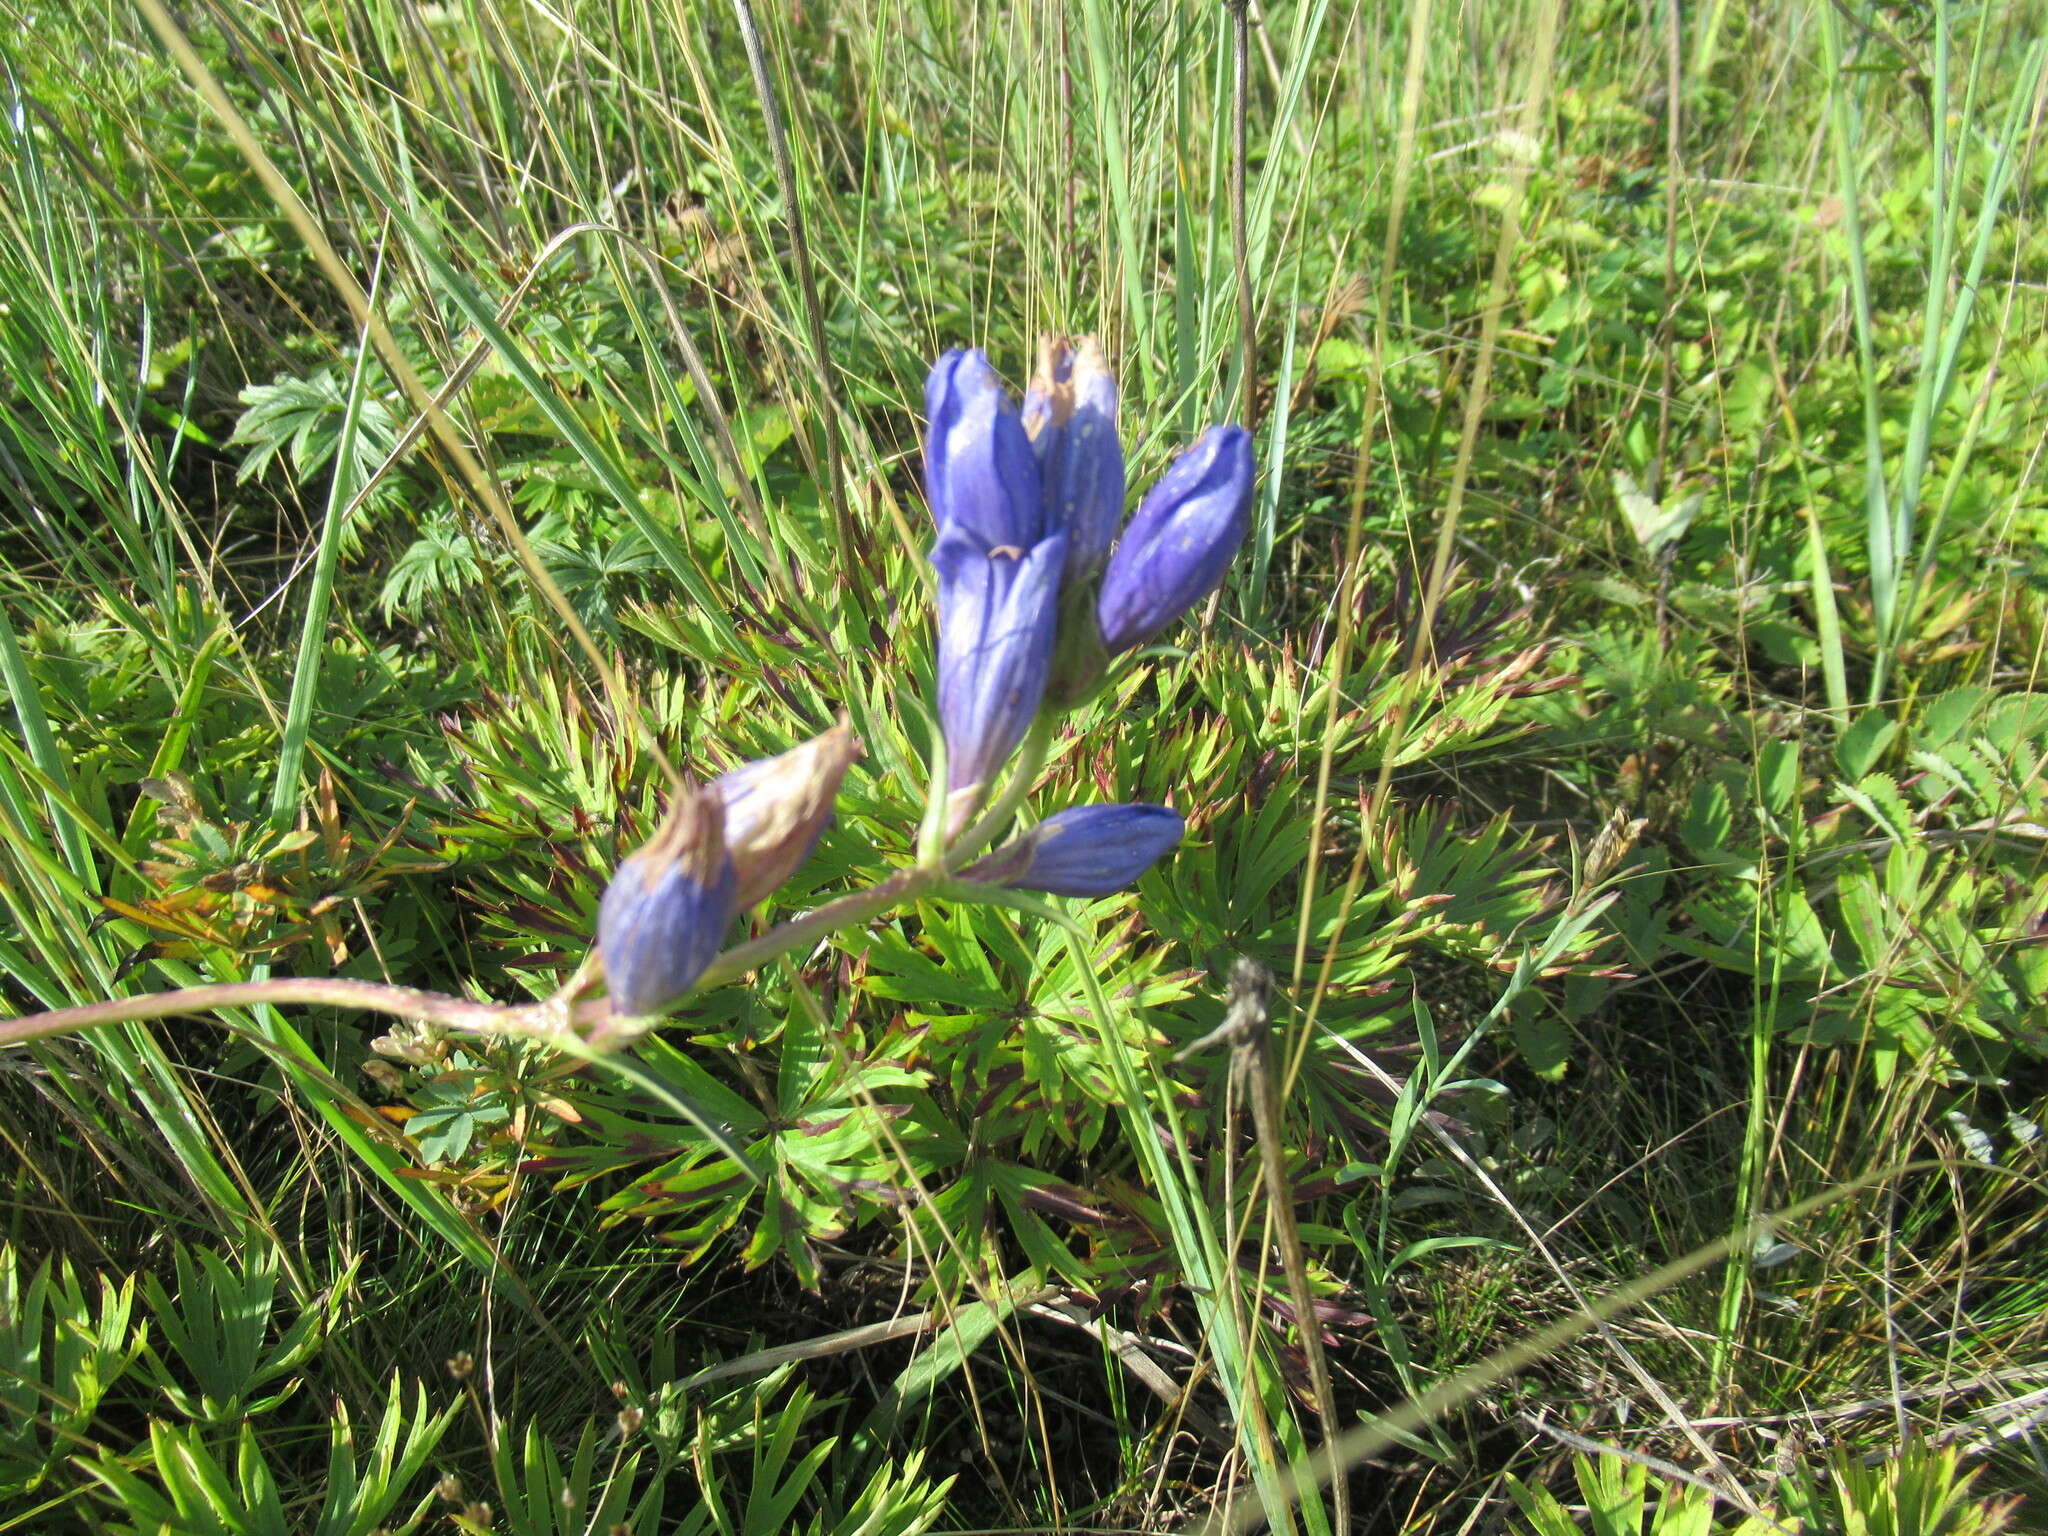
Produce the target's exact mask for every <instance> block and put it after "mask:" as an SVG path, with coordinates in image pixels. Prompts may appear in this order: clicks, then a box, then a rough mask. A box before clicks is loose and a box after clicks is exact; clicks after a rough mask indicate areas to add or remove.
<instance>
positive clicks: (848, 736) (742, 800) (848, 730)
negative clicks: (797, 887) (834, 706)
mask: <svg viewBox="0 0 2048 1536" xmlns="http://www.w3.org/2000/svg"><path fill="white" fill-rule="evenodd" d="M859 756H860V740H859V738H857V737H856V736H855V735H854V734H853V729H852V727H850V726H848V725H846V724H844V723H841V724H839V725H836V726H834V727H833V728H832V729H831V730H829V731H827V732H825V734H824V735H822V736H813V737H812V738H811V739H810V740H809V741H807V742H804V743H803V744H802V745H801V746H796V747H792V748H790V750H789V751H787V752H784V753H783V754H781V756H779V757H764V758H761V759H760V760H759V761H757V762H751V763H746V764H743V765H741V766H740V767H738V768H735V769H733V771H732V772H731V773H728V774H725V775H724V776H722V777H720V778H718V779H715V780H713V781H712V785H711V788H712V789H713V790H714V791H715V792H716V793H717V795H718V798H719V800H720V802H721V803H722V804H723V805H724V807H725V851H726V854H727V856H728V857H730V858H731V859H732V867H733V872H734V874H735V876H736V878H737V882H738V890H737V896H736V904H737V905H738V906H740V907H743V908H744V907H751V906H753V905H754V903H756V902H758V901H762V900H765V899H766V898H767V897H769V896H772V895H774V894H775V893H776V892H777V891H779V890H781V889H782V887H783V885H784V883H785V882H787V881H788V879H789V877H790V876H791V875H793V874H795V873H796V872H797V870H798V868H800V867H801V866H802V864H803V862H804V860H805V859H808V858H809V857H810V856H811V850H812V849H814V848H816V847H817V846H818V839H819V838H820V837H822V836H823V835H824V832H825V826H826V824H827V823H828V822H830V821H831V820H832V801H833V797H834V796H836V795H837V794H838V793H839V781H840V780H841V779H843V778H845V777H846V768H847V765H848V764H849V763H851V762H852V761H853V760H854V759H855V758H856V757H859Z"/></svg>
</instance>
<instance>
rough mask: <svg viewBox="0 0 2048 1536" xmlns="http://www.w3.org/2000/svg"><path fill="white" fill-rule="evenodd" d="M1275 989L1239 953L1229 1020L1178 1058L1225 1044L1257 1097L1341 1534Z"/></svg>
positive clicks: (1333, 1437) (1263, 1149)
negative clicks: (1275, 1058) (1275, 1033)
mask: <svg viewBox="0 0 2048 1536" xmlns="http://www.w3.org/2000/svg"><path fill="white" fill-rule="evenodd" d="M1272 987H1273V973H1272V972H1271V971H1269V970H1267V969H1266V968H1265V967H1264V966H1263V965H1260V964H1259V963H1258V961H1256V960H1253V959H1251V958H1250V957H1249V956H1246V955H1239V956H1238V957H1237V961H1236V963H1235V964H1233V965H1232V966H1231V968H1230V995H1229V1002H1228V1005H1227V1007H1226V1008H1225V1011H1224V1015H1223V1022H1222V1023H1221V1024H1219V1025H1218V1026H1217V1027H1216V1028H1215V1029H1213V1030H1211V1031H1210V1032H1209V1033H1208V1034H1207V1035H1205V1036H1203V1037H1202V1039H1200V1040H1197V1041H1196V1042H1195V1043H1194V1044H1193V1045H1190V1046H1188V1047H1186V1048H1185V1049H1183V1050H1182V1051H1181V1052H1179V1053H1178V1055H1177V1056H1176V1058H1175V1059H1176V1060H1179V1059H1181V1058H1184V1057H1186V1056H1188V1055H1191V1054H1192V1053H1193V1052H1195V1051H1196V1050H1199V1049H1200V1048H1201V1047H1202V1046H1204V1045H1207V1044H1209V1043H1210V1042H1211V1041H1227V1042H1228V1043H1229V1045H1230V1075H1231V1079H1232V1081H1233V1083H1236V1084H1241V1085H1242V1086H1243V1088H1244V1092H1245V1096H1246V1097H1247V1098H1248V1099H1250V1100H1251V1106H1252V1129H1253V1134H1254V1137H1255V1139H1256V1141H1257V1143H1258V1151H1259V1171H1260V1173H1261V1175H1262V1176H1263V1178H1264V1181H1265V1186H1266V1215H1267V1218H1268V1219H1269V1220H1270V1221H1271V1222H1272V1223H1273V1230H1274V1235H1275V1238H1276V1240H1277V1242H1278V1244H1279V1248H1280V1259H1281V1265H1282V1268H1284V1269H1285V1271H1286V1274H1287V1293H1288V1297H1289V1299H1290V1301H1291V1302H1292V1304H1293V1307H1294V1312H1295V1318H1294V1321H1295V1326H1296V1328H1298V1329H1299V1330H1300V1332H1301V1347H1302V1353H1303V1354H1305V1355H1306V1356H1307V1357H1308V1370H1309V1379H1310V1381H1311V1383H1312V1384H1313V1386H1314V1388H1315V1394H1316V1411H1317V1412H1318V1413H1319V1414H1320V1415H1321V1416H1322V1420H1323V1444H1324V1447H1325V1448H1326V1449H1327V1450H1328V1452H1329V1454H1330V1458H1331V1460H1330V1504H1331V1528H1332V1529H1333V1530H1335V1531H1338V1532H1340V1533H1341V1532H1345V1531H1348V1530H1350V1529H1351V1495H1350V1489H1349V1487H1348V1485H1347V1483H1346V1480H1345V1477H1344V1469H1343V1466H1342V1465H1341V1464H1340V1463H1339V1462H1338V1461H1337V1460H1336V1442H1337V1395H1336V1390H1335V1388H1334V1387H1333V1386H1332V1384H1331V1380H1330V1362H1329V1359H1328V1357H1327V1356H1325V1355H1324V1353H1323V1333H1322V1325H1321V1324H1320V1323H1318V1322H1317V1321H1316V1307H1315V1293H1314V1291H1312V1290H1311V1289H1310V1288H1309V1283H1308V1255H1307V1253H1306V1251H1305V1250H1304V1249H1303V1247H1302V1243H1301V1230H1300V1228H1299V1227H1298V1226H1297V1224H1296V1223H1295V1219H1294V1190H1293V1188H1292V1186H1290V1185H1289V1183H1288V1181H1287V1166H1286V1157H1287V1152H1286V1142H1285V1140H1284V1139H1283V1137H1282V1133H1281V1122H1282V1114H1281V1108H1282V1106H1281V1099H1280V1084H1279V1082H1278V1080H1277V1079H1276V1078H1275V1076H1274V1073H1273V1063H1272V1059H1271V1053H1270V1050H1269V1046H1270V1044H1271V1040H1270V1035H1269V1030H1270V1027H1271V1024H1272V1015H1271V1013H1270V1011H1269V1010H1268V1007H1267V999H1268V998H1269V996H1270V995H1271V993H1272Z"/></svg>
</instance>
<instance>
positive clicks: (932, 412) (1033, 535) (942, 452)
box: [924, 347, 1045, 549]
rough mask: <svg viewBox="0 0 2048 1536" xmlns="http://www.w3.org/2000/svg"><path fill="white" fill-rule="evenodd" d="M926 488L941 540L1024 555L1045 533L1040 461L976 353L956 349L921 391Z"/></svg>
mask: <svg viewBox="0 0 2048 1536" xmlns="http://www.w3.org/2000/svg"><path fill="white" fill-rule="evenodd" d="M924 405H925V422H926V429H925V439H924V485H925V495H926V497H927V498H928V499H929V500H930V502H931V508H932V519H933V521H935V522H936V523H937V524H938V526H939V532H940V533H941V534H943V533H945V531H946V530H947V529H949V528H954V527H960V528H966V529H968V530H970V531H971V532H973V533H974V534H975V535H976V536H977V537H978V538H980V540H981V542H982V543H983V544H985V545H987V546H988V547H989V548H991V549H1002V548H1006V547H1007V548H1017V549H1026V548H1029V547H1030V546H1032V545H1034V544H1036V543H1037V542H1038V540H1039V538H1040V536H1041V534H1042V533H1043V532H1044V531H1045V529H1044V508H1043V501H1044V494H1043V491H1042V490H1041V488H1040V482H1039V477H1038V460H1037V458H1036V456H1035V455H1034V454H1033V453H1032V450H1031V440H1030V438H1028V437H1027V436H1025V433H1024V424H1023V422H1022V421H1020V420H1019V419H1018V416H1017V407H1016V406H1015V405H1014V404H1013V403H1012V402H1011V400H1010V397H1009V395H1008V394H1006V393H1005V392H1004V390H1003V385H1002V381H1001V380H1000V379H998V378H997V377H996V375H995V370H994V369H993V368H991V367H989V365H988V359H987V358H986V357H984V356H982V354H981V353H980V352H979V351H973V352H969V351H965V350H963V349H961V348H959V347H955V348H954V349H953V350H952V351H951V352H948V353H947V354H946V355H945V356H944V357H942V358H940V359H939V360H938V362H937V364H935V365H934V366H933V368H932V371H931V374H930V376H929V377H927V378H926V380H925V385H924Z"/></svg>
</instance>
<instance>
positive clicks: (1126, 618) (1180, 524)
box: [1095, 426, 1252, 653]
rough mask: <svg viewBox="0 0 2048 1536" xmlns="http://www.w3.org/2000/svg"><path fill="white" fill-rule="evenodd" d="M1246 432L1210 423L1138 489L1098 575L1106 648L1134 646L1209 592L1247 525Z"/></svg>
mask: <svg viewBox="0 0 2048 1536" xmlns="http://www.w3.org/2000/svg"><path fill="white" fill-rule="evenodd" d="M1251 504H1252V437H1251V434H1250V433H1249V432H1247V431H1245V429H1244V428H1242V427H1233V426H1224V427H1211V428H1209V430H1208V431H1206V432H1204V433H1203V434H1202V435H1201V437H1200V438H1199V439H1197V440H1196V442H1195V444H1194V446H1193V447H1191V448H1189V449H1188V450H1187V451H1186V452H1184V453H1182V454H1181V455H1180V456H1179V457H1178V458H1176V459H1175V460H1174V461H1173V462H1172V463H1171V464H1169V465H1168V466H1167V468H1166V473H1165V474H1164V475H1161V476H1160V477H1159V483H1158V484H1157V485H1155V486H1153V487H1152V489H1151V490H1149V491H1147V492H1146V493H1145V497H1144V499H1143V500H1142V501H1140V502H1139V503H1138V510H1137V512H1136V513H1135V514H1134V515H1133V516H1132V518H1131V522H1130V526H1129V527H1127V528H1126V529H1124V535H1123V537H1122V538H1121V539H1119V540H1118V541H1117V546H1116V552H1115V553H1114V554H1112V555H1111V556H1110V557H1109V569H1108V571H1106V572H1105V573H1104V575H1103V578H1102V595H1101V596H1100V597H1099V598H1098V599H1097V601H1096V607H1095V612H1096V618H1097V620H1098V622H1099V623H1100V624H1101V627H1102V643H1103V644H1104V645H1105V646H1106V647H1107V648H1108V649H1109V650H1110V652H1111V653H1115V652H1117V651H1124V650H1129V649H1130V648H1131V647H1132V646H1134V645H1142V644H1144V643H1145V642H1146V641H1147V640H1150V639H1151V638H1152V637H1153V636H1154V635H1156V634H1158V633H1160V631H1162V630H1164V629H1165V628H1167V626H1169V625H1170V624H1172V623H1173V622H1174V621H1175V620H1176V619H1178V618H1179V617H1180V616H1181V615H1182V614H1184V613H1186V612H1187V611H1188V609H1190V608H1192V607H1193V606H1194V605H1195V604H1196V603H1198V602H1200V601H1201V600H1202V599H1203V598H1205V597H1207V596H1208V595H1209V594H1210V593H1211V592H1213V591H1215V590H1216V588H1217V586H1218V584H1220V583H1221V582H1222V580H1223V573H1224V572H1225V571H1226V570H1228V569H1229V568H1230V560H1231V557H1232V556H1233V555H1235V554H1236V553H1237V547H1238V545H1239V544H1241V543H1243V542H1244V536H1245V530H1246V529H1247V528H1249V527H1250V525H1251Z"/></svg>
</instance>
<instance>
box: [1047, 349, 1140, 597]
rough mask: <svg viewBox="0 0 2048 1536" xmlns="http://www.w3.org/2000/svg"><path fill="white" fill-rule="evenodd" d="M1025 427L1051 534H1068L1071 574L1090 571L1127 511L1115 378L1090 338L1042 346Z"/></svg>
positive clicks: (1106, 551)
mask: <svg viewBox="0 0 2048 1536" xmlns="http://www.w3.org/2000/svg"><path fill="white" fill-rule="evenodd" d="M1023 420H1024V430H1025V432H1026V433H1027V434H1028V435H1029V436H1030V439H1031V449H1032V452H1033V453H1034V454H1035V455H1036V456H1037V459H1038V478H1039V483H1040V486H1041V488H1042V490H1043V493H1044V508H1045V513H1044V520H1045V528H1046V531H1047V532H1048V533H1064V534H1066V536H1067V575H1068V577H1069V578H1070V579H1072V578H1078V577H1082V576H1088V575H1093V574H1094V573H1095V572H1096V571H1098V570H1100V569H1101V568H1102V562H1103V560H1104V559H1105V558H1107V557H1108V555H1109V546H1110V541H1111V540H1112V539H1114V538H1115V537H1116V526H1117V524H1118V523H1120V522H1121V521H1123V515H1124V450H1123V445H1122V444H1121V443H1119V442H1118V441H1117V435H1116V378H1115V376H1114V375H1112V374H1111V373H1110V371H1109V365H1108V364H1107V363H1106V362H1104V361H1103V357H1102V348H1101V346H1100V345H1098V344H1097V342H1096V340H1095V338H1094V337H1093V336H1084V337H1083V338H1082V339H1081V344H1080V345H1079V346H1078V347H1076V346H1075V345H1074V344H1073V343H1072V342H1070V341H1068V340H1067V339H1066V338H1065V337H1059V336H1048V337H1046V338H1045V339H1044V340H1042V341H1040V342H1039V344H1038V371H1037V372H1036V373H1034V374H1033V375H1032V376H1031V388H1030V389H1029V390H1028V391H1026V393H1025V395H1024V410H1023Z"/></svg>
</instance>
